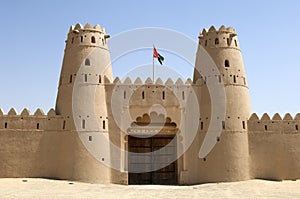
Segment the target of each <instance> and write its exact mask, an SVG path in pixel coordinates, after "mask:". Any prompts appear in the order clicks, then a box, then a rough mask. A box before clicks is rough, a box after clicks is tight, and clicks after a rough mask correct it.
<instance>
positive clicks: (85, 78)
mask: <svg viewBox="0 0 300 199" xmlns="http://www.w3.org/2000/svg"><path fill="white" fill-rule="evenodd" d="M87 78H88V77H87V74H84V81H85V82H87Z"/></svg>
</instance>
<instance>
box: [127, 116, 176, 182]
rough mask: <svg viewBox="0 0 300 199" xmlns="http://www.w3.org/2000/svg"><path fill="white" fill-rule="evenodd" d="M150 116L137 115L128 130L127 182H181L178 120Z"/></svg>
mask: <svg viewBox="0 0 300 199" xmlns="http://www.w3.org/2000/svg"><path fill="white" fill-rule="evenodd" d="M149 118H150V117H149V115H144V116H143V117H142V118H137V121H136V122H134V123H132V128H131V129H130V130H129V135H128V151H129V152H132V153H129V155H128V169H129V173H128V184H165V185H174V184H178V174H177V170H178V169H177V165H178V164H177V160H176V155H177V141H176V140H173V139H174V137H175V135H176V132H177V130H178V129H177V128H176V124H175V123H172V122H171V120H170V118H164V119H163V118H161V120H156V121H155V122H151V123H150V120H149ZM151 118H152V117H151ZM153 133H155V135H154V136H151V134H153ZM143 136H144V137H143ZM172 140H173V141H172ZM172 160H175V161H172ZM157 168H158V169H157ZM141 171H150V172H141Z"/></svg>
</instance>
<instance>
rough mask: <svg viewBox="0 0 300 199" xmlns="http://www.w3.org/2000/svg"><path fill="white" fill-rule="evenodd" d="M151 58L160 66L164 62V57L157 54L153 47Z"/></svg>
mask: <svg viewBox="0 0 300 199" xmlns="http://www.w3.org/2000/svg"><path fill="white" fill-rule="evenodd" d="M153 57H154V58H157V60H158V61H159V63H160V65H162V63H163V61H164V59H165V58H164V57H163V56H161V55H160V54H159V53H158V52H157V50H156V48H155V47H154V46H153Z"/></svg>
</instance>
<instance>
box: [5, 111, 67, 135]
mask: <svg viewBox="0 0 300 199" xmlns="http://www.w3.org/2000/svg"><path fill="white" fill-rule="evenodd" d="M66 120H68V119H64V118H63V117H62V116H60V115H57V114H56V113H55V111H54V109H50V110H49V111H48V113H47V114H44V112H43V110H42V109H40V108H38V109H37V110H36V111H35V112H34V113H33V114H30V112H29V110H28V109H26V108H24V109H23V111H22V112H21V114H18V113H17V111H16V110H15V109H14V108H11V109H10V110H9V111H8V113H7V114H4V113H3V111H2V109H0V131H1V130H5V131H6V130H20V131H28V130H29V131H32V130H50V131H51V130H53V131H57V130H63V129H66V123H67V122H66Z"/></svg>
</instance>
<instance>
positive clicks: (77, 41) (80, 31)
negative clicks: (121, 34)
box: [66, 23, 110, 47]
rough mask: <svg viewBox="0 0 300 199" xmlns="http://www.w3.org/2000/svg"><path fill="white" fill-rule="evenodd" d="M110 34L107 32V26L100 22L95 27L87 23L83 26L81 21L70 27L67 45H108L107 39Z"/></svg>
mask: <svg viewBox="0 0 300 199" xmlns="http://www.w3.org/2000/svg"><path fill="white" fill-rule="evenodd" d="M109 37H110V36H109V35H108V34H106V32H105V28H103V27H101V26H100V25H99V24H97V25H95V26H94V27H93V26H92V25H91V24H89V23H86V24H85V26H82V25H81V24H80V23H78V24H76V25H75V26H71V27H70V29H69V34H68V39H67V40H66V44H67V47H71V46H73V45H92V46H95V47H101V46H102V47H103V46H106V39H108V38H109Z"/></svg>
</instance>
